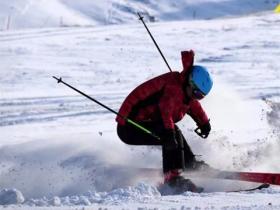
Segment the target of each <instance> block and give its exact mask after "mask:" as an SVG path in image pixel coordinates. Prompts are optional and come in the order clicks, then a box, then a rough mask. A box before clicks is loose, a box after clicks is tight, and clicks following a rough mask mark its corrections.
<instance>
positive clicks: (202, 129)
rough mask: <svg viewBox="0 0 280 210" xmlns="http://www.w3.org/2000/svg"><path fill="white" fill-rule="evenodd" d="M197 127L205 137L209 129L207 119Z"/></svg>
mask: <svg viewBox="0 0 280 210" xmlns="http://www.w3.org/2000/svg"><path fill="white" fill-rule="evenodd" d="M199 129H200V133H201V136H202V137H203V138H207V137H208V135H209V133H210V131H211V125H210V121H208V122H207V123H205V124H203V125H201V126H199Z"/></svg>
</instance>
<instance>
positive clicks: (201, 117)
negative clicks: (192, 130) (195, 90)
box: [188, 100, 209, 126]
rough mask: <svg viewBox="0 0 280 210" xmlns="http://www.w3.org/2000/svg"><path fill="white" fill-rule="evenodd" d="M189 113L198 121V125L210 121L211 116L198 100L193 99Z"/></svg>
mask: <svg viewBox="0 0 280 210" xmlns="http://www.w3.org/2000/svg"><path fill="white" fill-rule="evenodd" d="M188 115H190V116H191V117H192V119H193V120H194V121H195V122H196V124H197V125H198V126H202V125H204V124H205V123H207V122H208V121H209V118H208V116H207V114H206V113H205V111H204V110H203V108H202V106H201V104H200V103H199V101H198V100H192V101H191V102H190V109H189V111H188Z"/></svg>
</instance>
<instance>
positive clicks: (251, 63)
mask: <svg viewBox="0 0 280 210" xmlns="http://www.w3.org/2000/svg"><path fill="white" fill-rule="evenodd" d="M11 2H12V1H11ZM30 2H31V1H30ZM54 2H55V1H54ZM57 2H58V1H57ZM61 2H64V1H60V3H61ZM65 2H66V1H65ZM73 2H74V1H73ZM73 2H71V1H67V3H68V6H69V7H70V6H71V5H72V7H74V6H73V4H74V3H73ZM132 2H135V3H136V1H132ZM148 2H150V4H151V5H153V4H152V1H148ZM164 2H165V1H164ZM166 2H168V1H166ZM201 2H202V1H200V3H201ZM214 2H216V3H217V2H218V1H212V3H214ZM237 2H238V1H237ZM256 2H257V1H256ZM77 4H79V3H77ZM150 4H147V5H150ZM165 5H166V7H168V5H169V4H167V3H166V4H165ZM162 11H163V10H162ZM40 14H41V12H40ZM70 16H72V15H70ZM163 16H164V15H163ZM168 16H169V15H168ZM83 20H91V21H93V22H94V18H92V19H91V18H89V19H88V18H86V19H83ZM162 20H164V18H163V19H162ZM279 21H280V19H279V15H276V14H273V13H272V12H265V13H260V14H254V15H249V16H241V17H234V18H225V19H224V18H218V19H215V20H186V21H170V22H165V21H160V22H156V23H149V24H148V26H149V28H150V30H151V31H152V33H153V34H154V36H155V39H156V40H157V41H158V44H159V45H160V47H161V49H162V51H163V53H164V54H165V56H166V58H167V60H168V62H169V64H170V66H171V67H172V69H174V70H177V71H180V70H181V69H182V65H181V60H180V51H182V50H188V49H193V50H194V51H195V52H196V59H195V62H196V63H198V64H202V65H205V66H207V67H208V68H209V69H210V71H211V73H212V74H213V76H214V81H215V83H214V87H213V91H212V92H211V94H210V95H209V96H208V97H207V98H205V99H204V100H203V101H202V104H203V106H204V108H205V110H206V111H207V113H208V115H209V117H210V119H211V124H212V133H211V135H210V136H209V138H208V139H206V140H204V139H200V138H199V137H198V136H196V135H195V134H194V132H193V129H194V128H195V127H196V125H195V124H194V123H193V122H192V121H191V120H190V118H189V117H187V116H186V117H185V119H184V120H183V121H182V122H180V123H179V126H180V128H181V129H182V131H183V133H184V134H185V136H186V137H187V139H188V142H189V143H190V145H191V147H192V148H193V150H194V152H195V153H196V154H198V155H202V156H201V157H200V158H201V159H203V160H205V161H206V162H207V163H209V164H210V165H211V166H213V167H216V168H219V169H228V170H244V171H266V172H280V167H279V136H280V133H279V132H280V131H279V126H280V122H279V115H280V100H279V96H280V83H279V80H280V73H279V67H280V66H279V65H280V64H279V62H278V57H279V55H280V53H279V47H280V41H279ZM24 22H25V21H24ZM124 22H125V21H124ZM21 26H22V25H21V24H20V27H19V28H25V27H23V26H22V27H21ZM30 26H31V25H28V27H27V28H29V29H25V30H9V31H6V30H5V31H1V32H0V43H1V44H0V54H1V62H0V205H4V204H14V205H8V206H7V207H6V209H38V208H39V207H43V209H61V210H64V209H77V208H78V209H105V208H107V209H280V201H279V199H278V198H279V195H280V188H279V187H277V186H273V187H271V188H269V189H264V190H261V191H255V192H247V193H245V192H243V193H225V192H224V191H227V190H236V189H246V188H247V187H250V186H254V184H252V183H243V182H230V181H223V182H222V181H220V180H194V181H195V182H197V183H198V184H200V185H202V186H203V187H205V193H201V194H196V193H189V192H186V193H184V194H182V195H178V196H161V195H160V193H159V192H158V190H157V189H156V185H157V184H158V183H159V182H160V181H161V179H162V178H161V177H160V176H155V177H149V176H147V175H145V174H144V173H143V174H142V173H136V172H137V170H136V169H135V168H138V167H160V166H161V152H160V149H159V148H157V147H144V146H143V147H131V146H128V145H125V144H123V143H122V142H121V141H120V140H119V139H118V137H117V135H116V131H115V130H116V123H115V121H114V118H115V116H114V115H113V114H111V113H109V112H108V111H106V110H104V109H103V108H102V107H100V106H98V105H96V104H94V103H92V102H91V101H89V100H88V99H86V98H83V97H82V96H80V95H77V94H76V93H75V92H73V91H72V90H70V89H68V88H67V87H65V86H63V85H61V84H57V83H56V81H55V80H54V79H53V78H52V76H57V77H60V76H61V77H62V78H63V79H64V81H66V82H68V83H69V84H71V85H73V86H75V87H76V88H78V89H80V90H82V91H84V92H86V93H87V94H89V95H91V96H92V97H94V98H96V99H97V100H100V101H101V102H102V103H104V104H106V105H108V106H109V107H111V108H112V109H114V110H118V108H119V106H120V105H121V103H122V101H123V100H124V98H125V97H126V95H127V94H128V93H129V92H130V91H131V90H132V89H133V88H134V87H135V86H137V85H138V84H141V83H142V82H143V81H145V80H147V79H150V78H152V77H154V76H157V75H159V74H162V73H165V72H167V71H168V69H167V67H166V66H165V64H164V62H163V61H162V59H161V57H160V56H159V54H158V52H157V51H156V49H155V47H154V45H153V43H152V42H151V40H150V38H149V37H148V35H147V33H146V31H145V29H144V28H143V26H142V25H141V23H140V22H138V20H137V18H135V19H133V21H131V22H130V23H129V24H128V23H127V24H122V25H99V24H98V25H95V26H94V27H57V28H55V27H50V28H45V27H44V28H40V27H39V28H38V27H35V28H33V29H31V28H30ZM117 165H124V166H125V167H126V168H127V170H120V169H119V167H117ZM4 189H6V190H4Z"/></svg>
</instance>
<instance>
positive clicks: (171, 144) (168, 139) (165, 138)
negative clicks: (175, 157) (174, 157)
mask: <svg viewBox="0 0 280 210" xmlns="http://www.w3.org/2000/svg"><path fill="white" fill-rule="evenodd" d="M160 139H161V140H162V145H163V147H164V148H165V149H166V150H174V149H176V148H177V147H178V142H177V140H176V133H175V130H173V129H168V130H165V131H164V132H162V134H161V136H160Z"/></svg>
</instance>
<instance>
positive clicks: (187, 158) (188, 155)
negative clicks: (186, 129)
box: [176, 127, 196, 168]
mask: <svg viewBox="0 0 280 210" xmlns="http://www.w3.org/2000/svg"><path fill="white" fill-rule="evenodd" d="M176 135H177V138H178V139H180V140H179V142H181V144H182V145H183V150H184V152H183V155H184V162H185V163H182V164H184V168H190V167H192V165H193V162H195V161H196V160H195V155H194V154H193V152H192V150H191V148H190V146H189V144H188V143H187V141H186V139H185V137H184V136H183V134H182V131H181V130H180V129H179V128H178V127H176Z"/></svg>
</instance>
